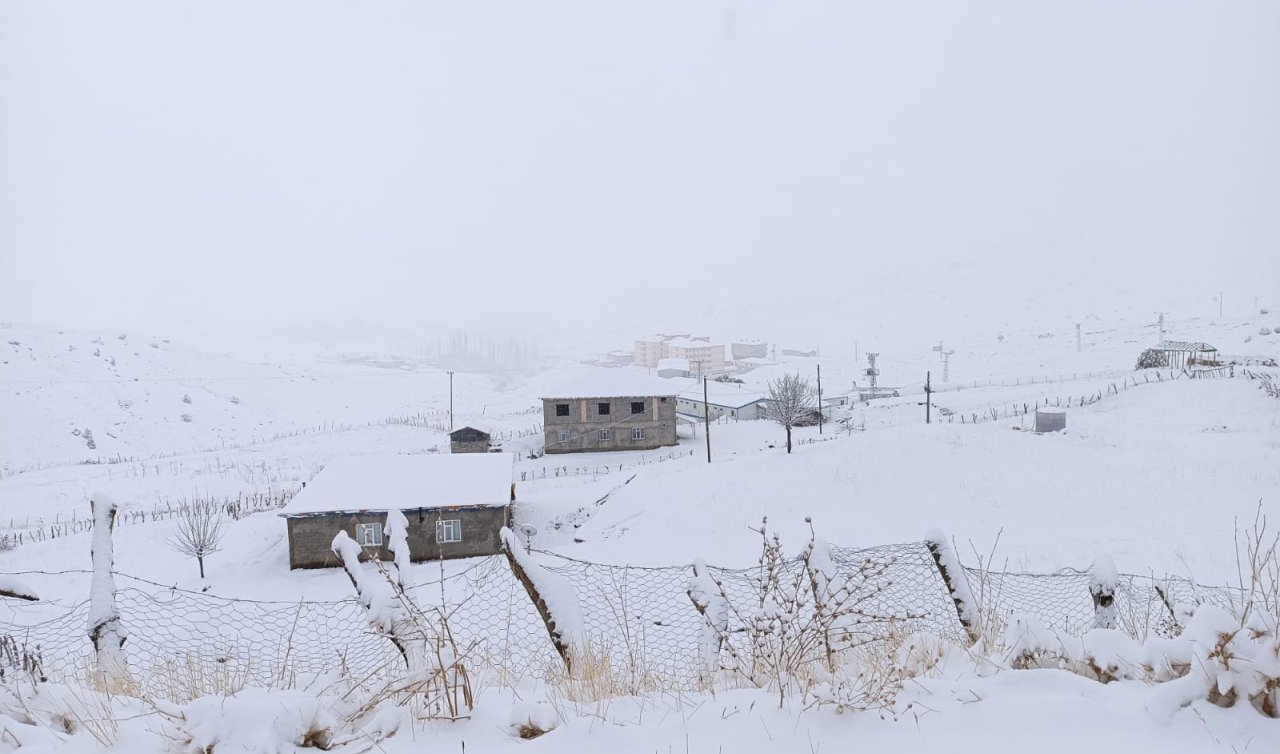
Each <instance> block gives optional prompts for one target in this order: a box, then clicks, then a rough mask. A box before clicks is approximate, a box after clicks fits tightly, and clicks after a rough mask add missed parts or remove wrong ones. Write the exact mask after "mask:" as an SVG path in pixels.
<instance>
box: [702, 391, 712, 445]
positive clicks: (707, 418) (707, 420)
mask: <svg viewBox="0 0 1280 754" xmlns="http://www.w3.org/2000/svg"><path fill="white" fill-rule="evenodd" d="M702 423H703V424H706V425H707V463H711V406H710V404H709V403H708V402H707V378H706V377H703V378H702Z"/></svg>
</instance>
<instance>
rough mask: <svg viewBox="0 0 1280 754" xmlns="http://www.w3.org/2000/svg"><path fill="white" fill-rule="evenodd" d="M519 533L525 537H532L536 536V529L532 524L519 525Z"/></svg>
mask: <svg viewBox="0 0 1280 754" xmlns="http://www.w3.org/2000/svg"><path fill="white" fill-rule="evenodd" d="M520 533H521V534H523V535H525V536H526V537H534V536H537V534H538V527H536V526H533V525H532V524H520Z"/></svg>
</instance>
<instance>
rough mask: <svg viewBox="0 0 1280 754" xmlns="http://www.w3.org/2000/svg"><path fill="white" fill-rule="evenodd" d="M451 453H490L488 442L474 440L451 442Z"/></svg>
mask: <svg viewBox="0 0 1280 754" xmlns="http://www.w3.org/2000/svg"><path fill="white" fill-rule="evenodd" d="M449 452H450V453H488V452H489V441H488V440H473V441H472V442H450V443H449Z"/></svg>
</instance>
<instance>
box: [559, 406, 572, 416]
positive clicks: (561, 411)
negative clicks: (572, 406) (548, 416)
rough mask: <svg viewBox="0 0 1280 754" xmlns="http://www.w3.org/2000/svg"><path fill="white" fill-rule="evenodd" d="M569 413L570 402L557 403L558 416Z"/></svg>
mask: <svg viewBox="0 0 1280 754" xmlns="http://www.w3.org/2000/svg"><path fill="white" fill-rule="evenodd" d="M568 415H569V404H568V403H557V404H556V416H568Z"/></svg>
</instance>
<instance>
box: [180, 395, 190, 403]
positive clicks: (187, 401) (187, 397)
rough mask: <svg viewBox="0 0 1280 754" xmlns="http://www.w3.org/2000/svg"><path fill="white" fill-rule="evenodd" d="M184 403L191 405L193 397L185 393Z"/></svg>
mask: <svg viewBox="0 0 1280 754" xmlns="http://www.w3.org/2000/svg"><path fill="white" fill-rule="evenodd" d="M182 402H183V403H190V402H191V396H190V395H189V394H186V393H184V394H183V396H182Z"/></svg>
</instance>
